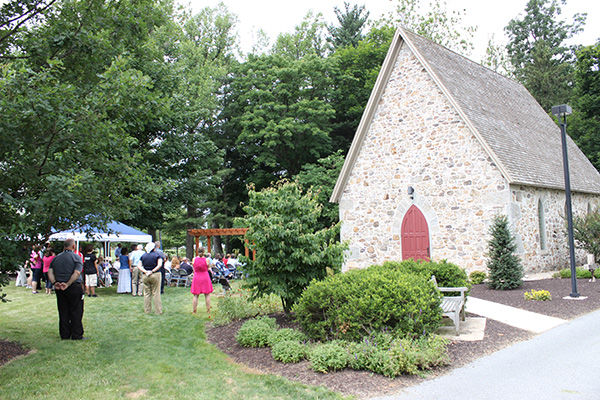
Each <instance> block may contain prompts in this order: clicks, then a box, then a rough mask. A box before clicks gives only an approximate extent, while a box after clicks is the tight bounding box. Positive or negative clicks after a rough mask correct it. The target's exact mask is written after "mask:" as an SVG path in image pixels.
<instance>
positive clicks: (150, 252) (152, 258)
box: [141, 242, 163, 314]
mask: <svg viewBox="0 0 600 400" xmlns="http://www.w3.org/2000/svg"><path fill="white" fill-rule="evenodd" d="M146 251H147V253H146V254H144V255H143V256H142V259H141V261H142V266H141V270H142V272H143V273H144V278H143V279H142V281H143V282H144V312H145V313H146V314H150V312H152V303H153V302H154V312H155V313H157V314H162V303H161V301H160V281H161V277H160V272H159V271H160V267H162V263H163V260H162V258H161V256H160V254H158V252H156V251H155V250H154V242H149V243H148V244H146Z"/></svg>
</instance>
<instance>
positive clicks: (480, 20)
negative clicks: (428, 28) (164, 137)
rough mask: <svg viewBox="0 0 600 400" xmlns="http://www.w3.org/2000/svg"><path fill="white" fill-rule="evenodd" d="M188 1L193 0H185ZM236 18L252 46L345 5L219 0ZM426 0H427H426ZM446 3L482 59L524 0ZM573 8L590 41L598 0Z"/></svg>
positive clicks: (567, 13)
mask: <svg viewBox="0 0 600 400" xmlns="http://www.w3.org/2000/svg"><path fill="white" fill-rule="evenodd" d="M179 1H180V2H181V3H182V4H191V7H192V10H193V11H194V12H197V11H199V10H201V9H202V8H203V7H206V6H210V7H214V6H216V5H217V4H218V3H219V0H179ZM189 1H191V3H189ZM221 1H222V2H223V3H225V5H226V6H227V8H228V9H229V10H230V11H231V12H233V13H234V14H236V15H237V16H238V19H239V24H238V32H239V35H240V43H241V48H242V51H244V52H248V51H250V49H251V47H252V45H253V43H254V37H255V35H254V32H256V31H257V30H258V29H262V30H263V31H265V32H266V33H267V34H268V35H269V36H270V37H271V38H275V37H276V36H277V35H278V34H279V33H281V32H292V31H293V29H294V27H295V26H296V25H298V24H299V23H300V22H301V21H302V18H303V17H304V16H305V15H306V13H307V12H308V11H309V10H313V11H316V12H321V13H322V14H323V17H324V18H325V20H326V21H327V22H328V23H333V22H335V21H336V18H335V14H334V12H333V8H334V7H335V6H337V7H338V8H340V9H342V10H343V9H344V1H343V0H221ZM348 2H349V3H350V4H351V5H353V4H359V5H361V4H364V5H365V6H366V7H365V8H366V9H367V10H369V11H370V16H369V18H370V19H371V20H375V19H377V18H378V17H379V16H380V15H382V14H384V13H389V12H390V11H392V10H394V9H395V7H396V4H397V2H396V1H394V0H349V1H348ZM424 3H428V1H424ZM446 3H447V8H448V9H456V10H463V9H464V10H466V11H465V17H464V21H465V23H466V24H467V25H476V26H477V28H478V29H477V32H476V33H475V36H474V44H475V49H474V51H473V52H472V54H471V58H473V59H474V60H475V61H480V60H481V58H482V56H483V54H484V53H485V49H486V47H487V43H488V40H489V38H490V37H491V35H492V34H494V37H495V41H496V42H506V38H505V36H504V27H505V26H506V25H507V24H508V21H510V20H511V19H513V18H515V17H516V16H517V15H519V14H520V15H523V14H524V10H525V5H526V4H527V0H501V1H498V0H447V1H446ZM576 12H587V14H588V17H587V22H586V24H585V29H584V31H583V32H582V33H580V34H579V35H578V36H577V37H576V38H575V40H573V42H574V43H579V44H584V45H589V44H593V43H595V42H596V40H597V39H598V38H600V1H599V0H567V4H566V6H564V7H563V13H562V17H571V16H572V15H573V14H574V13H576Z"/></svg>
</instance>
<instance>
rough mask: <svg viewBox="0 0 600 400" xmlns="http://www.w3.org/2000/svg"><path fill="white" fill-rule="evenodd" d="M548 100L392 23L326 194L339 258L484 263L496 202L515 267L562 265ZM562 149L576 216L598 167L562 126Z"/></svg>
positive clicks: (594, 190) (591, 202)
mask: <svg viewBox="0 0 600 400" xmlns="http://www.w3.org/2000/svg"><path fill="white" fill-rule="evenodd" d="M548 112H549V110H543V109H542V108H541V106H540V105H539V104H538V103H537V102H536V100H535V99H534V98H533V97H532V96H531V95H530V94H529V92H528V91H527V89H525V88H524V87H523V86H522V85H521V84H519V83H518V82H516V81H514V80H511V79H509V78H506V77H504V76H502V75H500V74H497V73H496V72H494V71H492V70H490V69H488V68H485V67H483V66H481V65H479V64H477V63H475V62H473V61H471V60H469V59H467V58H465V57H463V56H461V55H459V54H457V53H455V52H453V51H451V50H448V49H447V48H445V47H443V46H440V45H438V44H436V43H433V42H431V41H430V40H428V39H425V38H423V37H421V36H418V35H416V34H414V33H412V32H410V31H408V30H406V29H402V28H399V29H398V31H397V32H396V34H395V37H394V39H393V41H392V44H391V46H390V49H389V51H388V54H387V56H386V59H385V61H384V63H383V66H382V68H381V72H380V73H379V77H378V78H377V81H376V83H375V87H374V88H373V91H372V93H371V97H370V99H369V101H368V103H367V106H366V108H365V111H364V114H363V116H362V119H361V121H360V125H359V127H358V129H357V131H356V134H355V137H354V140H353V142H352V146H351V147H350V150H349V152H348V155H347V156H346V160H345V163H344V166H343V168H342V171H341V173H340V176H339V178H338V180H337V184H336V186H335V188H334V191H333V194H332V196H331V201H332V202H338V203H339V206H340V207H339V209H340V220H341V221H342V230H341V239H342V240H343V241H348V243H349V250H348V252H347V254H346V259H345V263H344V267H343V270H344V271H346V270H349V269H354V268H366V267H368V266H369V265H372V264H379V263H382V262H384V261H386V260H402V259H407V258H415V259H423V258H430V259H433V260H442V259H446V260H448V261H449V262H452V263H455V264H458V265H459V266H461V267H463V268H465V269H467V271H473V270H485V265H486V253H487V245H488V240H489V233H488V231H489V226H490V224H491V222H492V220H493V218H494V217H495V216H496V215H499V214H504V215H507V216H508V219H509V222H510V227H511V232H512V233H513V235H514V236H515V238H516V242H517V247H518V253H519V255H520V257H521V260H522V262H523V266H524V268H525V272H526V273H528V272H529V273H531V272H538V271H542V270H552V269H559V268H564V267H567V266H568V244H567V238H566V233H565V232H566V219H565V192H564V177H563V165H562V150H561V139H560V128H559V127H558V126H557V125H556V123H555V122H554V121H553V120H552V119H551V118H550V117H549V116H548V114H547V113H548ZM567 122H568V121H567ZM567 133H568V128H567ZM568 154H569V163H570V177H571V189H572V192H573V193H572V205H573V215H574V216H575V215H580V214H581V213H586V212H589V211H590V210H592V209H595V208H596V207H598V206H599V205H600V174H599V173H598V171H596V169H595V168H594V167H593V165H592V164H591V163H590V161H589V160H588V159H587V158H586V157H585V155H584V154H583V153H582V152H581V150H580V149H579V148H578V147H577V145H576V144H575V143H574V142H573V141H572V140H571V139H570V138H568ZM576 255H577V258H578V262H580V263H583V262H584V260H583V259H584V253H583V252H582V251H577V252H576Z"/></svg>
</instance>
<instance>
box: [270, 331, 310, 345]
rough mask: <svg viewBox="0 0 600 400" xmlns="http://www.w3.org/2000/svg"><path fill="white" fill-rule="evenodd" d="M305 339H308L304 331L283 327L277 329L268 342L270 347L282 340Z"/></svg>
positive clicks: (297, 340) (301, 340) (300, 340)
mask: <svg viewBox="0 0 600 400" xmlns="http://www.w3.org/2000/svg"><path fill="white" fill-rule="evenodd" d="M305 340H306V335H304V333H302V332H300V331H297V330H295V329H290V328H283V329H279V330H277V331H274V332H272V333H271V334H270V335H269V338H268V340H267V342H268V345H269V346H270V347H273V346H274V345H275V344H277V343H279V342H282V341H296V342H303V341H305Z"/></svg>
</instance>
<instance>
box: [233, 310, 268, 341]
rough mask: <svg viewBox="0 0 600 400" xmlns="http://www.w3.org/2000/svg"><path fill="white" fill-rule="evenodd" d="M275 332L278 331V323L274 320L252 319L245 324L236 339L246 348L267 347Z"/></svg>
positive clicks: (266, 318)
mask: <svg viewBox="0 0 600 400" xmlns="http://www.w3.org/2000/svg"><path fill="white" fill-rule="evenodd" d="M275 330H277V323H276V322H275V319H274V318H269V317H260V318H255V319H250V320H248V321H246V322H244V324H243V325H242V326H241V328H240V330H239V331H238V333H237V335H236V336H235V339H236V340H237V342H238V343H239V344H240V345H241V346H244V347H265V346H267V345H268V344H269V336H270V335H271V334H272V333H273V332H274V331H275Z"/></svg>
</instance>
